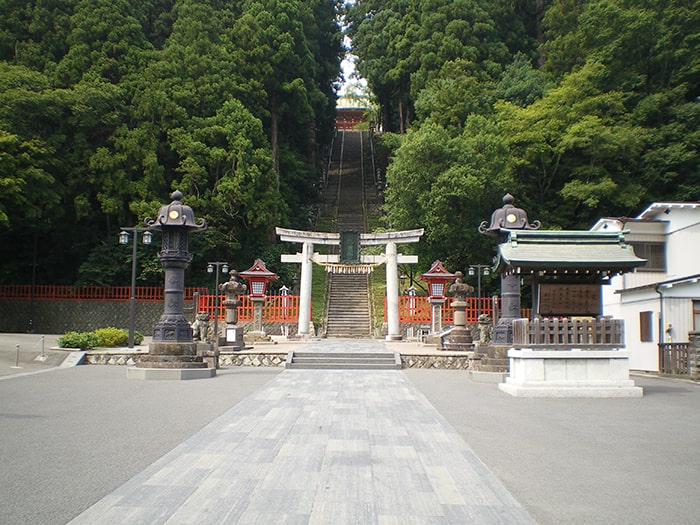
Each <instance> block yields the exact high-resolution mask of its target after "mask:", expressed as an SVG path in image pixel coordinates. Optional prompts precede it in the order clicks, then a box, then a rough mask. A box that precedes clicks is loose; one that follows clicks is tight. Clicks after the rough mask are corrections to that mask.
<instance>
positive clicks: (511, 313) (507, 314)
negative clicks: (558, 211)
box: [479, 193, 540, 345]
mask: <svg viewBox="0 0 700 525" xmlns="http://www.w3.org/2000/svg"><path fill="white" fill-rule="evenodd" d="M514 200H515V199H514V198H513V196H512V195H511V194H510V193H506V194H505V195H504V196H503V207H502V208H498V209H497V210H495V211H494V212H493V213H492V214H491V223H490V224H488V225H487V223H486V221H483V222H482V223H481V224H480V225H479V232H480V233H482V234H485V235H494V236H496V237H497V238H498V243H499V244H501V243H502V242H504V240H505V239H506V237H507V236H508V232H509V231H511V230H537V229H539V227H540V221H533V222H532V223H530V222H529V221H528V218H527V213H525V210H522V209H520V208H516V207H515V206H514V205H513V202H514ZM520 304H521V303H520V276H519V275H518V274H517V273H513V272H510V271H506V270H504V271H502V272H501V316H500V318H499V319H498V323H497V324H496V327H495V328H494V331H493V338H492V341H491V342H492V343H494V344H503V345H507V344H511V343H512V342H513V321H514V320H515V319H519V318H520Z"/></svg>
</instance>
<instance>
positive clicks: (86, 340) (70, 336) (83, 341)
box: [57, 326, 143, 350]
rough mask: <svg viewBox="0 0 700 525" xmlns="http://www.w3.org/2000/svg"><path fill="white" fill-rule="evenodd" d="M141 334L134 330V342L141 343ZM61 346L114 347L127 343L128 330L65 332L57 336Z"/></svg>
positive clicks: (111, 328) (108, 329)
mask: <svg viewBox="0 0 700 525" xmlns="http://www.w3.org/2000/svg"><path fill="white" fill-rule="evenodd" d="M142 341H143V335H141V334H140V333H138V332H134V344H136V345H138V344H141V342H142ZM57 343H58V346H60V347H61V348H81V349H83V350H90V349H91V348H95V347H98V346H106V347H115V346H126V345H127V344H129V331H128V330H126V329H124V328H114V327H112V326H109V327H107V328H98V329H97V330H95V331H94V332H66V333H65V334H64V335H62V336H61V337H59V338H58V340H57Z"/></svg>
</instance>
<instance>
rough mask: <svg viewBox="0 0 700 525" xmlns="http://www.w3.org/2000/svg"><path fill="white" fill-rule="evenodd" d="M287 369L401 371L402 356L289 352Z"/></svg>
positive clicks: (389, 354)
mask: <svg viewBox="0 0 700 525" xmlns="http://www.w3.org/2000/svg"><path fill="white" fill-rule="evenodd" d="M285 368H291V369H317V370H332V369H333V370H335V369H337V370H401V356H400V355H399V354H398V353H392V352H371V353H370V352H289V354H287V362H286V364H285Z"/></svg>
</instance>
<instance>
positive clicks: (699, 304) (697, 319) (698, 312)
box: [693, 301, 700, 332]
mask: <svg viewBox="0 0 700 525" xmlns="http://www.w3.org/2000/svg"><path fill="white" fill-rule="evenodd" d="M693 330H694V331H696V332H697V331H700V301H693Z"/></svg>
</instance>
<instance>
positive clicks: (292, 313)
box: [197, 294, 299, 323]
mask: <svg viewBox="0 0 700 525" xmlns="http://www.w3.org/2000/svg"><path fill="white" fill-rule="evenodd" d="M225 299H226V296H225V295H220V296H219V312H218V315H219V320H223V319H225V318H226V307H225V306H224V305H223V302H224V300H225ZM239 299H240V301H241V304H240V305H239V306H238V307H237V308H236V309H237V310H238V320H239V321H240V322H249V321H252V320H253V301H251V300H250V298H249V297H248V296H247V295H241V296H240V297H239ZM197 311H198V312H207V313H208V314H209V317H210V318H211V319H214V316H215V314H216V295H207V294H201V295H200V296H199V298H198V301H197ZM298 321H299V296H298V295H268V296H267V299H266V300H265V305H264V306H263V322H264V323H296V322H298Z"/></svg>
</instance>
